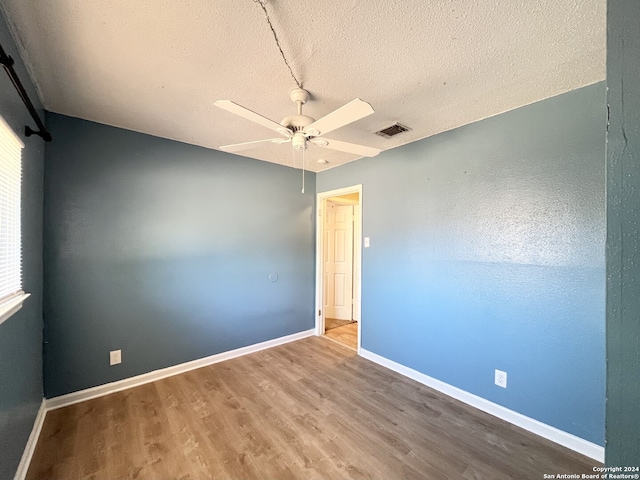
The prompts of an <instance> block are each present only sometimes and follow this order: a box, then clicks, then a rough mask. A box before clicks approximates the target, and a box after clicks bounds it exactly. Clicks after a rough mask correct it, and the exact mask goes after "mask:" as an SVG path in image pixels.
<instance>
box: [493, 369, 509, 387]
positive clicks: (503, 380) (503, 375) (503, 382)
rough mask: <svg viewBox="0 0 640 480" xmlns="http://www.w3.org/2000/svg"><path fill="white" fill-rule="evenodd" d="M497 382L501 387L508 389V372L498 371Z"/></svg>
mask: <svg viewBox="0 0 640 480" xmlns="http://www.w3.org/2000/svg"><path fill="white" fill-rule="evenodd" d="M495 382H496V385H498V386H499V387H502V388H507V372H503V371H502V370H496V378H495Z"/></svg>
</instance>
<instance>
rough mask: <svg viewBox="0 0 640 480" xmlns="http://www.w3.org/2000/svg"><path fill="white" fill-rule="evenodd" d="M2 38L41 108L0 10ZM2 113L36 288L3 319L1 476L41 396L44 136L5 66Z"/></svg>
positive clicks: (28, 277)
mask: <svg viewBox="0 0 640 480" xmlns="http://www.w3.org/2000/svg"><path fill="white" fill-rule="evenodd" d="M0 43H1V44H2V46H3V47H4V49H5V51H6V52H7V53H8V54H9V55H10V56H11V57H13V59H14V60H15V61H16V64H15V69H16V71H17V72H18V76H19V77H20V80H21V81H22V83H23V84H24V86H25V88H26V89H27V91H28V93H29V96H30V97H31V100H32V101H33V102H34V104H35V105H36V107H37V108H38V109H39V110H40V116H41V118H43V112H42V110H41V106H40V104H39V103H38V96H37V94H36V91H35V89H34V87H33V85H32V84H31V82H30V81H29V76H28V74H27V71H26V70H25V68H24V65H23V63H22V60H21V59H20V55H19V53H18V51H17V49H16V47H15V44H14V42H13V39H12V38H11V35H10V34H9V31H8V28H7V25H6V23H5V19H4V17H3V16H2V14H1V13H0ZM0 115H2V117H3V118H4V119H5V121H6V122H7V123H8V124H9V125H10V126H11V128H12V129H13V130H14V131H15V132H16V133H17V134H18V135H20V136H21V138H22V141H23V142H24V144H25V148H24V149H23V151H22V167H23V171H22V284H23V287H24V290H25V291H26V292H29V293H31V297H29V298H28V299H27V300H26V301H25V302H24V304H23V307H22V309H21V310H20V311H19V312H18V313H16V314H15V315H13V316H12V317H11V318H9V319H8V320H7V321H5V322H4V323H3V324H2V325H0V478H13V475H14V473H15V471H16V468H17V467H18V463H19V462H20V458H21V456H22V452H23V450H24V447H25V445H26V443H27V439H28V438H29V434H30V433H31V428H32V426H33V421H34V419H35V417H36V413H37V411H38V408H39V407H40V403H41V402H42V201H43V200H42V194H43V189H42V182H43V169H44V150H45V146H44V142H43V141H42V139H41V138H40V137H30V138H26V137H24V135H23V132H24V126H25V125H30V126H31V127H32V128H35V124H34V123H33V120H31V117H30V116H29V112H28V111H27V109H26V108H25V106H24V104H23V103H22V100H20V97H19V96H18V94H17V92H16V91H15V89H14V88H13V85H12V84H11V81H10V80H9V77H8V76H7V75H6V74H5V71H4V69H0Z"/></svg>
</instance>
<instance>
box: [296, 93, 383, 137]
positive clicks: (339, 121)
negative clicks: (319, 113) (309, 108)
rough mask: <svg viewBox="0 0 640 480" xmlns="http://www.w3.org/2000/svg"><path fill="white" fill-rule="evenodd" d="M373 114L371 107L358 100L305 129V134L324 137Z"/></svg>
mask: <svg viewBox="0 0 640 480" xmlns="http://www.w3.org/2000/svg"><path fill="white" fill-rule="evenodd" d="M373 112H374V110H373V108H372V107H371V105H369V104H368V103H367V102H364V101H362V100H360V99H359V98H356V99H355V100H351V101H350V102H349V103H347V104H345V105H343V106H341V107H340V108H338V109H337V110H334V111H333V112H331V113H329V114H327V115H325V116H324V117H322V118H320V119H318V120H316V121H315V122H313V123H312V124H311V125H309V126H308V127H306V128H305V132H308V133H310V134H311V135H312V136H314V137H317V136H318V135H324V134H325V133H329V132H331V131H333V130H336V129H338V128H340V127H344V126H345V125H348V124H350V123H352V122H355V121H356V120H360V119H361V118H364V117H366V116H367V115H371V114H372V113H373Z"/></svg>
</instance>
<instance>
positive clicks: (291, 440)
mask: <svg viewBox="0 0 640 480" xmlns="http://www.w3.org/2000/svg"><path fill="white" fill-rule="evenodd" d="M347 326H350V325H347ZM339 328H344V327H338V328H336V329H333V330H338V329H339ZM595 465H597V462H594V461H592V460H590V459H588V458H586V457H583V456H582V455H579V454H577V453H575V452H572V451H570V450H567V449H565V448H563V447H560V446H558V445H556V444H554V443H552V442H550V441H547V440H545V439H542V438H540V437H537V436H535V435H533V434H531V433H529V432H526V431H524V430H522V429H519V428H518V427H515V426H513V425H511V424H509V423H507V422H504V421H502V420H499V419H497V418H495V417H492V416H491V415H488V414H486V413H484V412H481V411H478V410H476V409H474V408H473V407H470V406H468V405H465V404H463V403H460V402H458V401H456V400H453V399H451V398H449V397H447V396H445V395H443V394H441V393H439V392H437V391H435V390H432V389H430V388H428V387H426V386H424V385H421V384H419V383H417V382H414V381H413V380H411V379H408V378H406V377H403V376H401V375H399V374H396V373H395V372H392V371H390V370H388V369H386V368H384V367H381V366H379V365H377V364H374V363H372V362H369V361H368V360H365V359H364V358H362V357H359V356H357V355H356V354H355V352H354V351H353V350H351V349H349V348H347V347H345V346H342V345H340V344H338V343H336V342H332V341H330V340H328V339H326V338H324V337H311V338H307V339H304V340H300V341H297V342H292V343H289V344H286V345H282V346H278V347H274V348H271V349H268V350H264V351H261V352H257V353H254V354H251V355H247V356H244V357H239V358H235V359H232V360H228V361H225V362H221V363H218V364H214V365H210V366H208V367H204V368H200V369H198V370H193V371H190V372H186V373H184V374H181V375H176V376H173V377H169V378H165V379H162V380H158V381H156V382H153V383H149V384H146V385H142V386H139V387H136V388H132V389H129V390H124V391H121V392H116V393H113V394H111V395H107V396H104V397H100V398H96V399H92V400H88V401H85V402H82V403H79V404H76V405H71V406H69V407H64V408H60V409H58V410H53V411H51V412H49V413H48V414H47V416H46V419H45V422H44V425H43V428H42V432H41V435H40V438H39V440H38V444H37V446H36V449H35V453H34V456H33V459H32V462H31V465H30V468H29V471H28V473H27V479H28V480H36V479H47V480H56V479H58V480H76V479H82V480H113V479H115V480H118V479H141V480H143V479H149V480H151V479H152V480H156V479H179V480H201V479H256V480H258V479H302V480H306V479H334V478H335V479H395V478H425V479H433V480H452V479H456V480H457V479H461V480H479V479H483V480H489V479H490V480H505V479H518V480H523V479H524V480H526V479H539V478H542V476H543V474H544V473H552V474H558V473H570V474H581V473H590V472H592V468H593V466H595Z"/></svg>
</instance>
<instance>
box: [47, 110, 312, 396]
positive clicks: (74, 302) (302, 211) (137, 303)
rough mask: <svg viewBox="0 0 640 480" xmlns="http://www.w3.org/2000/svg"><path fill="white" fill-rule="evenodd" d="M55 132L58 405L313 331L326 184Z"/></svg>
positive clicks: (103, 132)
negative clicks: (318, 212)
mask: <svg viewBox="0 0 640 480" xmlns="http://www.w3.org/2000/svg"><path fill="white" fill-rule="evenodd" d="M47 122H48V123H47V125H48V127H49V128H50V129H51V132H52V134H53V135H54V137H55V139H56V140H55V142H53V143H52V144H51V145H50V147H49V148H47V152H46V164H45V199H46V202H45V232H44V233H45V235H44V236H45V244H44V259H45V299H44V312H45V327H46V330H45V341H46V343H45V362H44V365H45V394H46V396H47V397H52V396H57V395H61V394H65V393H69V392H73V391H76V390H81V389H85V388H88V387H92V386H95V385H99V384H104V383H107V382H111V381H115V380H120V379H122V378H127V377H131V376H134V375H138V374H142V373H145V372H149V371H152V370H155V369H159V368H164V367H168V366H171V365H176V364H179V363H182V362H187V361H190V360H194V359H197V358H202V357H205V356H208V355H213V354H216V353H220V352H224V351H228V350H232V349H235V348H239V347H244V346H247V345H251V344H255V343H258V342H262V341H266V340H270V339H273V338H277V337H281V336H284V335H288V334H292V333H296V332H300V331H304V330H308V329H311V328H313V322H314V316H313V308H314V307H313V305H314V294H315V288H314V268H315V266H314V228H315V227H314V223H313V207H314V196H315V195H314V192H315V175H314V174H308V175H307V178H306V181H307V193H306V194H304V195H303V194H301V193H300V186H301V185H300V184H301V174H300V171H299V170H294V169H291V168H287V167H283V166H278V165H274V164H269V163H266V162H260V161H256V160H251V159H247V158H244V157H239V156H234V155H229V154H225V153H221V152H217V151H213V150H207V149H204V148H199V147H195V146H191V145H186V144H182V143H178V142H174V141H171V140H166V139H161V138H157V137H152V136H149V135H143V134H140V133H135V132H131V131H127V130H122V129H118V128H113V127H108V126H105V125H100V124H96V123H92V122H88V121H84V120H78V119H74V118H70V117H65V116H63V115H56V114H47ZM272 273H277V274H278V281H277V282H271V281H270V280H269V276H270V274H272ZM115 349H121V350H122V359H123V360H122V364H121V365H117V366H113V367H110V366H109V364H108V358H109V351H110V350H115Z"/></svg>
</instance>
